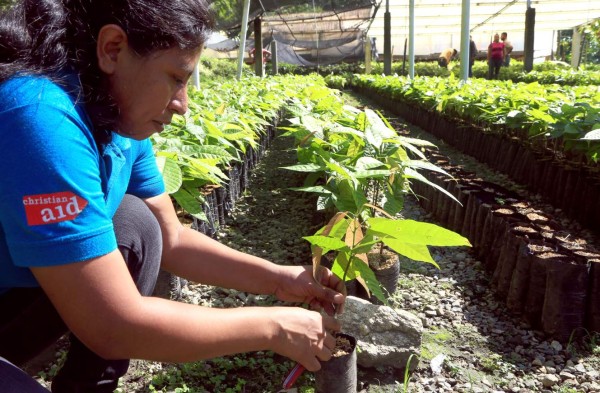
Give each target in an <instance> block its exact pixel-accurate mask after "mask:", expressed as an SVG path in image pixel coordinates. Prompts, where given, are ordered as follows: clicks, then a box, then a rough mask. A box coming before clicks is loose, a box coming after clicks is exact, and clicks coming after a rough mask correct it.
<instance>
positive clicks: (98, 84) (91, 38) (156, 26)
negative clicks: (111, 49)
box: [0, 0, 214, 140]
mask: <svg viewBox="0 0 600 393" xmlns="http://www.w3.org/2000/svg"><path fill="white" fill-rule="evenodd" d="M107 24H116V25H118V26H120V27H121V28H122V29H123V30H124V31H125V33H126V34H127V37H128V43H129V46H130V48H131V49H132V50H133V51H135V52H136V53H137V54H138V55H140V56H146V55H149V54H150V53H153V52H155V51H158V50H164V49H171V48H180V49H196V48H199V47H201V46H202V45H203V44H204V42H206V40H207V38H208V34H209V32H210V30H211V29H212V28H213V25H214V22H213V19H212V15H211V13H210V11H209V6H208V4H207V3H206V1H205V0H169V1H165V0H21V1H20V2H18V3H17V4H16V5H15V6H14V7H12V8H11V9H10V10H9V11H7V12H5V13H4V14H3V15H2V16H1V17H0V82H2V81H4V80H6V79H8V78H10V77H11V76H13V75H15V74H16V73H19V74H43V75H45V76H47V77H49V78H51V79H52V80H54V81H56V82H57V83H63V82H62V81H63V79H62V78H64V77H65V75H66V74H67V73H74V74H76V75H77V76H78V77H79V80H80V83H81V86H79V87H78V88H79V91H78V93H79V96H80V100H81V101H83V103H84V104H85V105H86V109H87V112H88V114H89V115H90V118H91V119H92V123H93V125H94V132H95V134H96V137H97V140H98V138H100V139H105V138H103V137H102V136H105V137H106V136H108V135H109V132H108V130H111V129H114V127H115V125H116V120H117V116H118V108H117V107H116V105H115V103H114V101H113V99H112V98H111V96H110V94H109V91H108V87H107V86H108V83H107V81H106V77H105V74H104V73H103V72H102V71H101V70H100V69H99V67H98V59H97V57H96V40H97V37H98V32H99V31H100V28H101V27H102V26H104V25H107Z"/></svg>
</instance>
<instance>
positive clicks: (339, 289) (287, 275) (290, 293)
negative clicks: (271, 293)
mask: <svg viewBox="0 0 600 393" xmlns="http://www.w3.org/2000/svg"><path fill="white" fill-rule="evenodd" d="M317 273H318V274H317V279H318V281H317V280H316V279H315V278H313V271H312V266H281V280H279V283H278V286H277V287H276V289H275V296H277V298H278V299H280V300H283V301H287V302H302V303H306V304H308V305H309V306H310V307H311V309H313V310H316V311H321V310H324V311H325V312H326V313H327V314H329V315H335V314H341V313H342V312H343V309H344V302H345V301H346V286H345V284H344V282H343V281H342V280H340V279H339V278H338V277H337V276H336V275H334V274H333V273H332V272H331V271H330V270H329V269H327V268H325V267H323V266H319V270H318V272H317Z"/></svg>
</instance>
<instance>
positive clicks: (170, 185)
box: [156, 154, 183, 194]
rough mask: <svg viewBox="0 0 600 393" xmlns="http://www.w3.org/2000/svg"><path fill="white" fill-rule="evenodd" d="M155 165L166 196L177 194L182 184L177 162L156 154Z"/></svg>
mask: <svg viewBox="0 0 600 393" xmlns="http://www.w3.org/2000/svg"><path fill="white" fill-rule="evenodd" d="M156 164H157V165H158V170H159V171H160V173H161V174H162V176H163V181H164V183H165V191H166V192H167V193H168V194H173V193H174V192H177V190H179V188H180V187H181V184H182V183H183V179H182V175H181V168H179V165H177V162H176V161H175V160H173V159H172V158H169V157H166V156H164V155H161V154H157V156H156Z"/></svg>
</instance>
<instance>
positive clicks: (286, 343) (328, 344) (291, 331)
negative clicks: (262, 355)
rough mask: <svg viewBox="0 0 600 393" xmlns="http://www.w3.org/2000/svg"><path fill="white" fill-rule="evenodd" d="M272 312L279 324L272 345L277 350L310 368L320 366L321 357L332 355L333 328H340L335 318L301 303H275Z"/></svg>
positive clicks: (274, 319)
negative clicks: (280, 304)
mask: <svg viewBox="0 0 600 393" xmlns="http://www.w3.org/2000/svg"><path fill="white" fill-rule="evenodd" d="M269 312H270V315H271V317H272V318H273V322H274V326H275V327H276V332H275V334H274V339H273V341H272V343H273V347H272V348H271V349H272V350H273V351H274V352H277V353H279V354H280V355H283V356H286V357H288V358H290V359H292V360H295V361H297V362H299V363H300V364H302V365H303V366H304V367H305V368H306V369H307V370H309V371H317V370H319V369H320V368H321V364H320V361H327V360H329V359H330V358H331V354H332V352H333V349H334V348H335V341H336V340H335V336H334V334H333V332H337V331H339V330H340V323H339V322H338V321H337V320H335V318H333V317H329V316H327V315H321V314H319V313H318V312H315V311H309V310H305V309H303V308H299V307H273V308H271V309H270V310H269Z"/></svg>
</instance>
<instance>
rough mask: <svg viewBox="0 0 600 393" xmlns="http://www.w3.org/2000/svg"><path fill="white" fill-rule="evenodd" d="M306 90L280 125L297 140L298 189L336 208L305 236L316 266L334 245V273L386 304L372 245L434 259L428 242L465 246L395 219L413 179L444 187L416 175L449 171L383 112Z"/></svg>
mask: <svg viewBox="0 0 600 393" xmlns="http://www.w3.org/2000/svg"><path fill="white" fill-rule="evenodd" d="M303 94H304V95H305V96H306V97H310V98H311V100H310V101H306V100H305V101H303V100H294V101H293V104H292V105H290V106H289V111H290V112H291V113H292V114H293V115H295V117H292V118H291V119H290V125H289V126H287V127H285V129H286V130H287V135H292V136H294V137H295V139H296V141H297V153H298V156H297V157H298V164H296V165H293V166H290V167H287V168H286V169H289V170H293V171H297V172H305V173H307V177H306V181H305V185H304V186H303V187H298V188H295V190H298V191H304V192H311V193H316V194H317V195H318V199H317V209H319V210H325V211H329V212H331V213H334V214H335V215H334V218H333V219H332V220H331V221H330V222H329V223H328V224H327V225H326V226H325V227H323V228H322V229H321V230H319V231H318V232H317V233H316V234H315V235H314V236H306V237H304V239H305V240H307V241H308V242H309V243H311V245H312V250H313V265H314V266H315V272H316V271H317V270H318V264H319V261H320V257H321V255H322V254H323V253H328V252H331V251H333V252H334V254H335V261H334V264H333V268H332V271H333V272H334V273H335V274H336V275H338V276H339V277H340V278H342V279H343V280H346V281H347V280H352V279H357V280H358V281H359V282H360V283H361V284H362V285H363V286H364V287H365V288H366V289H367V291H368V292H369V291H370V292H372V293H373V294H374V295H375V296H376V297H377V298H379V299H380V300H381V301H383V302H385V299H384V294H383V291H382V289H381V288H380V286H379V283H378V282H377V280H376V278H375V275H374V273H373V271H372V270H371V268H370V266H369V263H368V258H367V252H369V251H370V250H371V249H372V248H379V249H381V247H383V246H384V245H385V246H387V247H389V248H390V249H392V250H393V251H396V252H397V253H399V254H402V255H404V256H407V257H409V258H412V259H414V260H417V261H422V262H428V263H432V264H434V265H436V263H435V262H434V260H433V259H432V257H431V255H430V253H429V250H428V248H427V247H428V246H430V245H443V246H450V245H469V243H468V241H467V240H466V239H465V238H463V237H461V236H459V235H458V234H455V233H454V232H451V231H448V230H445V229H443V228H440V227H438V226H436V225H433V224H425V223H419V222H415V221H410V220H399V219H397V218H396V217H397V216H398V215H399V214H400V213H401V211H402V208H403V205H404V197H405V196H406V194H407V193H409V192H411V191H410V182H411V181H424V182H426V183H427V184H430V185H432V186H435V187H437V188H438V189H440V190H442V191H443V192H446V193H447V191H445V190H443V189H441V188H440V187H439V186H437V185H435V184H433V183H431V182H429V181H428V180H427V179H426V178H425V177H424V176H423V175H421V174H420V173H419V171H420V170H433V171H437V172H440V173H444V174H446V175H447V173H445V172H444V171H443V170H442V169H441V168H439V167H437V166H435V165H433V164H431V163H430V162H428V161H427V160H426V159H425V156H424V154H423V153H422V152H421V150H420V149H419V148H420V147H422V146H433V145H431V144H430V143H429V142H426V141H423V140H419V139H414V138H407V137H404V136H401V135H398V134H396V132H395V130H394V129H393V128H392V127H391V126H390V124H389V123H388V122H387V120H386V119H385V118H384V117H382V116H381V115H380V114H378V113H376V112H374V111H373V110H370V109H368V108H365V109H364V110H358V109H357V108H353V107H350V106H347V105H343V103H342V102H341V100H340V99H339V96H338V95H336V94H334V92H332V91H328V89H326V88H323V87H319V86H311V87H310V88H307V89H305V91H304V93H303ZM447 195H449V196H450V197H451V198H454V197H453V196H452V195H451V194H448V193H447ZM378 215H379V217H378ZM381 215H384V216H385V217H386V218H382V217H380V216H381ZM436 266H437V265H436Z"/></svg>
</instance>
